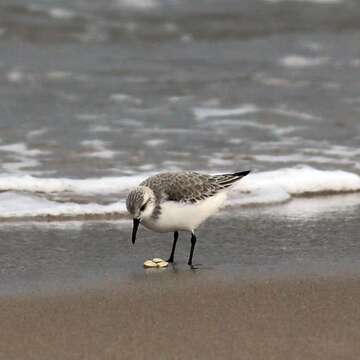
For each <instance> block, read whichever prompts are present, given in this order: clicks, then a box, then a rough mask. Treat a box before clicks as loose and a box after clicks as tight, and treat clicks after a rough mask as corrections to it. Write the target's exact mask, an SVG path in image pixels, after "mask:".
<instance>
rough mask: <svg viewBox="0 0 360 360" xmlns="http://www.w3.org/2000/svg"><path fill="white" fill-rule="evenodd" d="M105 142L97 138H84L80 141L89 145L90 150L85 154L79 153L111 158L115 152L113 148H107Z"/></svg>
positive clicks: (84, 144)
mask: <svg viewBox="0 0 360 360" xmlns="http://www.w3.org/2000/svg"><path fill="white" fill-rule="evenodd" d="M107 144H108V143H107V142H105V141H102V140H99V139H93V140H84V141H82V142H81V145H83V146H86V147H89V148H90V149H91V151H90V152H88V153H86V154H81V156H86V157H95V158H102V159H112V158H113V157H114V156H115V155H116V154H117V153H116V151H114V150H110V149H107V148H106V145H107Z"/></svg>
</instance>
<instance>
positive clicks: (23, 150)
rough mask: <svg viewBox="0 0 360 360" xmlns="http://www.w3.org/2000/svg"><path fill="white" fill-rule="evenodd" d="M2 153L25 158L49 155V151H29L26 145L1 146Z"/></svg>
mask: <svg viewBox="0 0 360 360" xmlns="http://www.w3.org/2000/svg"><path fill="white" fill-rule="evenodd" d="M0 151H5V152H9V153H14V154H16V155H23V156H26V157H28V156H37V155H46V154H49V152H48V151H44V150H39V149H31V150H30V149H29V148H28V147H27V145H26V144H24V143H13V144H8V145H1V146H0Z"/></svg>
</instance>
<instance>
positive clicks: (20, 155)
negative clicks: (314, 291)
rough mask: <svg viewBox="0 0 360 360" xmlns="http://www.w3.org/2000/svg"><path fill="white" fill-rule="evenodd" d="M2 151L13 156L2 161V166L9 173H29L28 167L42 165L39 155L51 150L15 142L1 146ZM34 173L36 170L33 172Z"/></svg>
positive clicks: (0, 150) (46, 153)
mask: <svg viewBox="0 0 360 360" xmlns="http://www.w3.org/2000/svg"><path fill="white" fill-rule="evenodd" d="M0 152H5V153H8V154H9V156H11V158H12V159H11V160H13V161H8V162H2V163H1V165H0V166H1V168H2V170H3V171H5V172H8V173H13V174H14V173H17V174H25V173H29V171H28V170H27V169H29V168H35V167H38V166H39V165H40V161H39V159H38V158H34V157H38V156H39V155H48V154H49V153H50V152H49V151H45V150H39V149H29V148H28V147H27V145H26V144H24V143H13V144H7V145H1V146H0ZM32 173H33V174H35V173H36V171H33V172H32Z"/></svg>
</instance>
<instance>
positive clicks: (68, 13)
mask: <svg viewBox="0 0 360 360" xmlns="http://www.w3.org/2000/svg"><path fill="white" fill-rule="evenodd" d="M48 13H49V15H50V16H51V17H52V18H54V19H61V20H70V19H73V18H74V17H75V16H76V14H75V13H74V12H73V11H72V10H69V9H64V8H52V9H50V10H49V11H48Z"/></svg>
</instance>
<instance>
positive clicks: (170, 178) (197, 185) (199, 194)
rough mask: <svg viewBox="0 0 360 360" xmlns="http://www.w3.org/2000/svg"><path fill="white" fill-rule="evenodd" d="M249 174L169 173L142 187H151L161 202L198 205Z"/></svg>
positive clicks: (151, 180)
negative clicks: (197, 203)
mask: <svg viewBox="0 0 360 360" xmlns="http://www.w3.org/2000/svg"><path fill="white" fill-rule="evenodd" d="M248 173H249V172H239V173H234V174H224V175H215V176H212V175H205V174H199V173H196V172H193V171H185V172H169V173H162V174H158V175H155V176H151V177H149V178H148V179H146V180H145V181H144V182H142V183H141V184H140V185H144V186H148V187H150V188H151V189H152V190H153V191H154V193H155V195H156V196H157V198H158V199H159V201H160V202H163V201H169V200H170V201H178V202H182V203H196V202H198V201H200V200H205V199H207V198H209V197H211V196H213V195H215V194H217V193H218V192H219V191H221V190H223V189H226V188H228V187H229V186H231V185H232V184H233V183H234V182H235V181H237V180H239V179H241V178H242V177H244V176H245V175H247V174H248Z"/></svg>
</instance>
